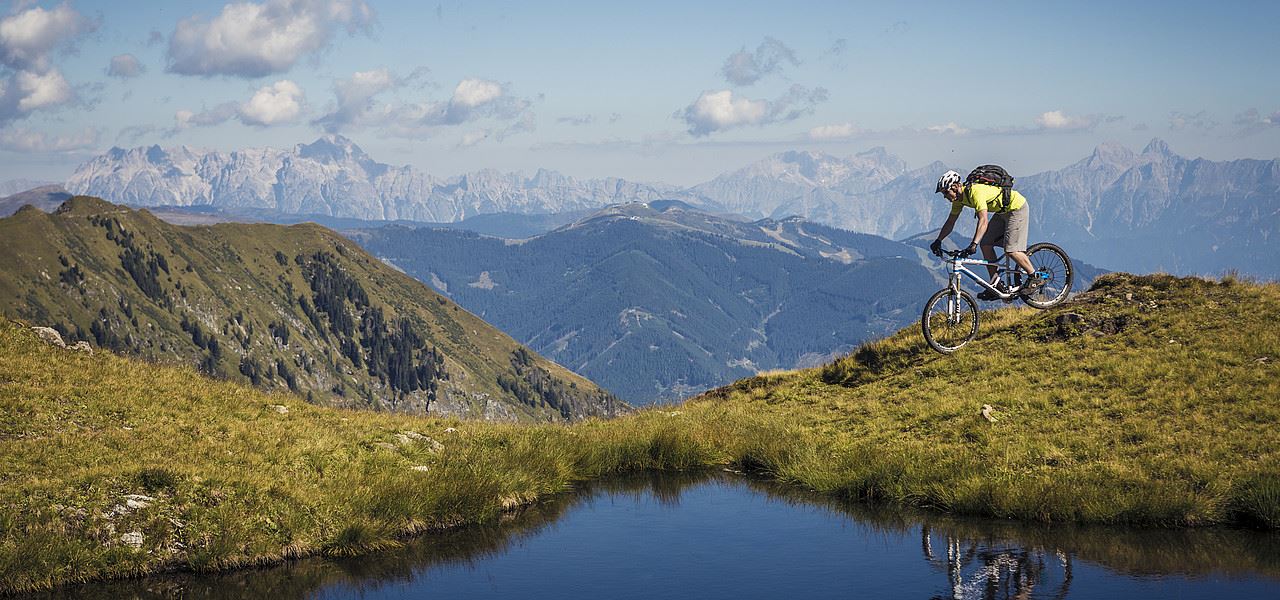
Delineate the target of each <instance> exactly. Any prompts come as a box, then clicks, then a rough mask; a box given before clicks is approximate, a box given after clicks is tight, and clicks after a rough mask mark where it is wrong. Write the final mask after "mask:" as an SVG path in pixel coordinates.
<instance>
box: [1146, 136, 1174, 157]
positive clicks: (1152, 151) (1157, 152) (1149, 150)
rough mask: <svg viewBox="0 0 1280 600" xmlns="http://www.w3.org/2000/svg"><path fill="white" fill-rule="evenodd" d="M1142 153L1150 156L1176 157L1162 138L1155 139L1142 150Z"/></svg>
mask: <svg viewBox="0 0 1280 600" xmlns="http://www.w3.org/2000/svg"><path fill="white" fill-rule="evenodd" d="M1142 153H1143V154H1144V155H1148V156H1152V155H1154V156H1166V157H1167V156H1174V154H1173V150H1170V149H1169V144H1166V143H1165V141H1164V140H1162V139H1160V138H1154V139H1152V140H1151V142H1149V143H1148V144H1147V147H1146V148H1143V149H1142Z"/></svg>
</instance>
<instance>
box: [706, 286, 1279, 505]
mask: <svg viewBox="0 0 1280 600" xmlns="http://www.w3.org/2000/svg"><path fill="white" fill-rule="evenodd" d="M1065 313H1075V314H1078V315H1080V316H1082V317H1083V319H1084V321H1083V322H1082V323H1079V324H1071V325H1066V326H1059V325H1058V324H1057V322H1058V317H1059V316H1060V315H1064V314H1065ZM983 317H984V321H983V324H982V330H981V332H980V337H979V339H978V340H977V341H976V342H974V343H972V344H971V345H970V346H967V347H965V348H964V350H962V351H961V352H960V353H958V354H956V355H953V356H950V357H944V356H941V355H937V354H934V353H932V352H931V351H929V350H927V349H926V347H925V346H924V342H923V339H922V338H921V336H920V333H919V331H918V329H906V330H903V331H902V332H899V333H898V334H897V335H895V336H893V337H892V338H889V339H887V340H882V341H880V342H877V343H874V344H871V345H868V346H865V347H863V348H862V349H860V350H859V351H858V352H855V353H854V354H853V355H851V356H849V357H846V358H844V359H842V360H840V361H837V362H836V363H833V364H831V365H828V366H826V367H824V368H821V369H815V370H810V371H803V372H798V373H787V374H781V375H776V376H766V377H757V378H754V379H750V380H744V381H742V382H739V383H737V384H735V385H733V386H730V387H728V388H724V389H722V390H719V391H717V392H714V393H712V394H711V396H712V397H714V398H715V400H714V402H726V403H731V404H737V405H750V406H753V407H755V409H756V410H758V411H760V413H762V414H767V415H778V416H785V417H791V418H796V419H800V420H802V421H803V423H804V426H805V432H806V433H805V435H804V439H805V440H806V442H807V444H806V445H807V447H808V452H807V454H803V455H796V454H795V453H794V452H793V453H792V455H791V456H787V457H780V458H778V459H776V460H772V461H770V464H769V465H768V466H769V468H770V469H772V470H775V471H776V472H777V474H778V475H779V476H780V477H781V478H783V479H787V480H792V481H796V482H798V483H802V484H805V485H808V486H811V487H813V488H815V489H817V490H820V491H828V492H834V493H838V494H841V495H846V496H850V497H855V498H864V499H881V500H889V501H894V502H900V503H905V504H911V505H917V506H923V507H930V508H937V509H941V510H947V511H952V512H957V513H971V514H984V515H994V516H1000V517H1012V518H1020V519H1029V520H1037V521H1078V522H1098V523H1136V524H1146V525H1169V526H1173V525H1204V524H1212V523H1221V522H1228V521H1243V522H1250V523H1256V524H1261V525H1264V526H1267V527H1278V526H1280V436H1277V435H1276V426H1277V424H1280V376H1277V375H1278V374H1277V370H1280V327H1277V323H1280V286H1277V285H1275V284H1270V285H1265V286H1259V285H1253V284H1243V283H1239V282H1233V281H1227V282H1225V283H1221V284H1219V283H1213V282H1207V281H1203V280H1199V279H1177V278H1173V277H1168V276H1150V277H1132V276H1129V275H1123V274H1116V275H1109V276H1106V277H1104V278H1102V279H1100V280H1099V281H1098V283H1097V284H1096V285H1095V287H1094V288H1093V291H1091V292H1090V293H1088V294H1085V295H1083V296H1082V297H1080V298H1077V299H1076V300H1075V301H1073V302H1072V303H1069V304H1067V305H1066V306H1063V307H1059V308H1057V309H1053V310H1050V311H1045V312H1038V311H1033V310H1030V309H1016V310H1004V311H999V312H997V313H984V315H983ZM708 403H709V402H708V401H703V402H701V403H700V404H702V405H705V404H708ZM983 404H990V405H992V406H993V407H994V408H995V409H996V418H997V419H998V420H997V421H996V422H994V423H992V422H988V421H987V420H985V419H984V418H983V417H982V416H981V415H980V411H981V407H982V405H983Z"/></svg>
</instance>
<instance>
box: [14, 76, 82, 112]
mask: <svg viewBox="0 0 1280 600" xmlns="http://www.w3.org/2000/svg"><path fill="white" fill-rule="evenodd" d="M11 81H12V83H13V84H14V85H15V87H17V89H18V91H19V92H20V95H19V97H18V111H19V112H22V113H29V112H31V111H33V110H37V109H41V108H47V107H51V106H57V105H59V104H63V103H65V102H67V101H69V100H71V99H72V98H73V97H74V94H72V93H71V86H70V85H69V84H68V83H67V80H66V79H64V78H63V77H62V73H59V72H58V71H56V70H55V71H49V72H48V73H44V74H38V73H32V72H30V71H18V73H17V74H16V75H15V76H14V78H13V79H12V80H11Z"/></svg>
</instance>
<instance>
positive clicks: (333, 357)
mask: <svg viewBox="0 0 1280 600" xmlns="http://www.w3.org/2000/svg"><path fill="white" fill-rule="evenodd" d="M0 239H4V240H6V241H7V243H6V244H4V246H3V247H2V248H0V264H3V265H4V267H3V268H2V269H0V314H4V315H6V316H9V317H12V318H19V319H23V320H26V321H29V322H31V323H32V324H34V325H45V326H50V327H53V328H55V329H57V330H59V331H60V332H61V333H62V335H63V337H64V338H67V339H68V341H72V342H74V341H76V340H87V341H89V342H90V343H91V344H93V345H95V346H100V347H105V348H109V349H111V350H114V351H117V352H121V353H125V354H130V355H134V356H139V357H142V358H145V359H148V360H152V361H159V362H176V363H182V364H193V365H198V366H199V368H200V370H201V371H203V372H205V373H208V374H212V375H217V376H220V377H224V378H230V379H235V380H241V381H246V382H249V383H252V384H254V385H256V386H258V387H261V388H263V389H268V390H273V389H288V390H291V391H293V392H296V393H298V394H300V395H302V396H304V397H306V398H308V400H310V401H312V402H316V403H322V404H328V405H336V406H346V407H356V408H376V409H383V410H394V411H399V412H409V413H419V414H421V413H426V412H430V413H433V414H437V413H438V414H453V415H458V416H464V417H473V418H484V419H495V420H548V419H550V420H567V419H580V418H585V417H589V416H612V415H615V414H618V413H619V412H623V411H625V410H627V408H626V406H625V405H624V404H622V403H620V402H619V401H617V400H616V399H615V398H613V397H612V396H610V395H609V394H607V393H605V392H603V391H601V390H600V389H599V388H598V387H596V386H595V385H594V384H592V383H591V382H589V381H587V380H586V379H583V378H582V377H579V376H577V375H576V374H574V373H572V372H570V371H568V370H567V369H564V368H563V367H560V366H559V365H556V364H555V363H553V362H551V361H548V360H546V359H544V358H542V357H540V356H537V355H536V354H533V353H531V352H529V351H528V350H527V349H525V348H524V347H523V346H520V345H519V344H517V343H516V342H515V341H514V340H512V339H511V338H510V337H508V336H506V335H505V334H503V333H501V332H499V331H497V330H496V329H494V328H492V327H491V326H489V325H488V324H487V323H485V322H483V321H482V320H481V319H479V318H478V317H476V316H475V315H472V314H471V313H469V312H467V311H465V310H462V309H461V308H460V307H458V306H457V305H456V304H454V303H453V302H451V301H450V300H448V299H447V298H444V297H443V296H440V295H438V294H436V293H435V292H433V291H431V290H430V289H429V288H427V287H426V286H424V285H422V284H420V283H418V282H416V281H414V280H412V279H411V278H409V277H407V276H404V275H402V274H401V273H399V272H397V271H396V270H395V269H393V268H391V267H389V266H387V265H385V264H383V263H382V262H380V261H378V260H377V259H375V258H373V257H371V256H369V255H368V254H366V253H365V252H363V251H362V250H360V249H359V248H358V247H357V246H355V245H354V244H352V243H351V242H350V241H349V240H346V239H345V238H343V237H341V236H340V235H338V234H336V233H334V232H332V231H330V230H327V229H325V228H323V227H320V226H318V225H314V224H303V225H296V226H291V227H282V226H277V225H251V224H219V225H214V226H210V227H177V226H173V225H170V224H168V223H165V222H163V221H161V220H159V219H157V218H155V217H154V216H152V215H151V214H150V213H148V212H147V211H145V210H140V211H135V210H132V209H129V208H126V207H123V206H117V205H114V204H110V203H108V202H105V201H102V200H99V199H96V198H90V197H75V198H72V199H70V200H68V201H67V202H65V203H64V204H62V205H61V206H60V207H59V208H58V210H57V211H55V213H53V214H45V213H43V212H41V211H39V210H36V209H34V208H32V207H27V208H24V209H22V210H19V211H18V213H16V214H15V215H14V216H13V217H10V218H7V219H3V220H0Z"/></svg>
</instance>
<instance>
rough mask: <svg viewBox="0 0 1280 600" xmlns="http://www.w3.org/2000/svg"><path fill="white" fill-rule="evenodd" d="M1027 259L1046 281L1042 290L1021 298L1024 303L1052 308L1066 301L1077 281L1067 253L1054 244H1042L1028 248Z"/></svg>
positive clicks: (1035, 306)
mask: <svg viewBox="0 0 1280 600" xmlns="http://www.w3.org/2000/svg"><path fill="white" fill-rule="evenodd" d="M1027 258H1028V259H1029V260H1031V266H1033V267H1035V269H1036V272H1037V273H1040V274H1042V275H1044V276H1046V279H1045V282H1044V286H1042V287H1041V288H1040V289H1038V290H1036V291H1034V292H1032V293H1030V294H1026V295H1024V296H1021V298H1022V301H1023V302H1025V303H1026V304H1027V305H1028V306H1031V307H1034V308H1052V307H1054V306H1057V305H1059V304H1061V303H1062V301H1063V300H1066V299H1067V295H1068V294H1070V293H1071V284H1072V283H1073V282H1074V281H1075V269H1073V268H1072V267H1071V258H1070V257H1068V256H1067V253H1066V252H1065V251H1063V250H1062V248H1059V247H1057V246H1055V245H1053V244H1048V243H1043V242H1042V243H1039V244H1035V245H1032V246H1031V247H1030V248H1027Z"/></svg>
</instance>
